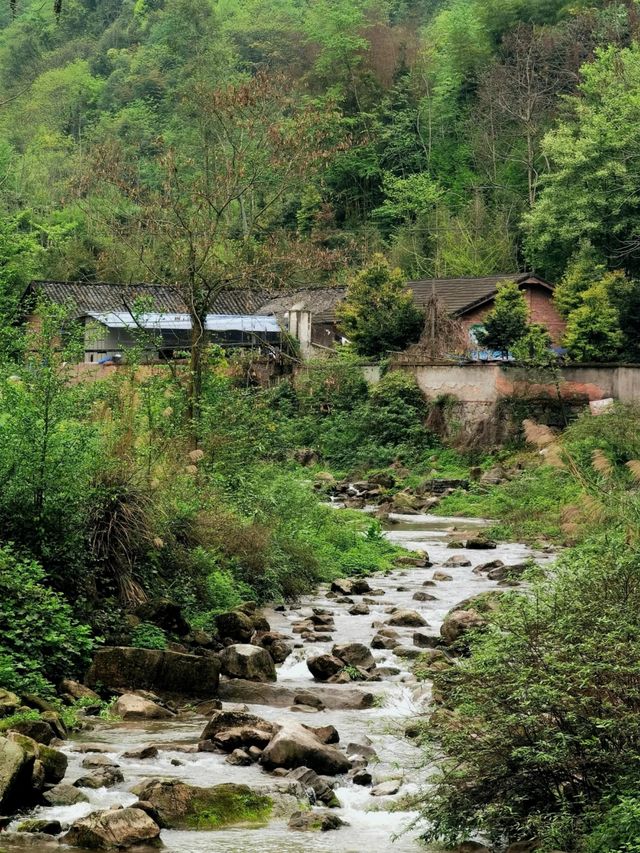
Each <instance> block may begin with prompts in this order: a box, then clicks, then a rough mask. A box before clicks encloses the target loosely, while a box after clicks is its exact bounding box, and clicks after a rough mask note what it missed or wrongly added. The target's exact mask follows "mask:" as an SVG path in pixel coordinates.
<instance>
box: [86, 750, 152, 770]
mask: <svg viewBox="0 0 640 853" xmlns="http://www.w3.org/2000/svg"><path fill="white" fill-rule="evenodd" d="M122 757H123V758H131V759H133V760H134V761H146V760H147V759H148V758H157V757H158V747H157V746H143V747H141V748H140V749H132V750H130V751H129V752H123V754H122ZM86 760H87V759H86V758H85V761H86ZM82 766H83V767H86V766H87V765H86V764H85V763H84V761H83V763H82Z"/></svg>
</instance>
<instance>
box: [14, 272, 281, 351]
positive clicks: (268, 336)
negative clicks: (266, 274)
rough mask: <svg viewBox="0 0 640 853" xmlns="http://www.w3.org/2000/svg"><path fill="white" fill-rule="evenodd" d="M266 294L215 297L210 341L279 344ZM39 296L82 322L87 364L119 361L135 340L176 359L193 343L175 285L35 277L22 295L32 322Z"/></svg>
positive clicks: (241, 292)
mask: <svg viewBox="0 0 640 853" xmlns="http://www.w3.org/2000/svg"><path fill="white" fill-rule="evenodd" d="M266 298H267V296H266V295H265V294H263V293H259V292H257V291H251V290H239V291H227V292H225V293H221V294H219V295H218V296H216V297H215V298H214V299H213V300H212V302H211V305H210V312H209V313H208V314H207V318H206V331H207V334H208V336H209V340H210V341H211V342H212V343H218V344H220V345H221V346H224V347H233V348H236V347H241V348H246V347H253V348H262V349H264V348H266V349H269V348H278V347H279V346H280V344H281V340H282V328H281V326H280V323H279V321H278V319H277V318H276V317H274V316H273V315H272V314H268V313H264V312H262V313H260V314H258V313H257V309H258V307H259V306H260V304H261V303H263V302H264V301H265V299H266ZM39 299H46V300H47V301H49V302H53V303H55V304H58V305H65V306H68V307H69V311H70V314H71V316H72V317H73V318H74V319H76V320H79V321H80V322H81V323H82V324H83V326H84V360H85V362H86V363H89V364H100V363H107V362H113V361H116V362H117V361H118V360H119V359H120V357H121V356H122V353H123V352H125V351H126V349H127V348H130V347H131V346H133V345H134V344H135V343H136V342H137V341H142V346H143V349H146V352H145V359H146V360H147V361H155V360H164V359H167V358H173V357H175V355H177V354H179V353H183V352H185V351H187V350H188V349H189V348H190V345H191V318H190V315H189V311H188V308H187V305H186V304H185V303H184V300H183V299H182V297H181V296H180V294H179V293H178V292H177V290H175V289H174V288H171V287H165V286H162V285H149V284H136V285H120V284H107V283H88V282H82V281H80V282H77V281H69V282H61V281H33V282H31V284H30V285H29V287H28V288H27V290H26V292H25V294H24V296H23V298H22V304H23V308H24V313H25V319H26V322H27V323H28V324H35V323H37V322H38V320H37V315H36V313H35V312H36V306H37V302H38V300H39ZM140 306H142V308H141V307H140Z"/></svg>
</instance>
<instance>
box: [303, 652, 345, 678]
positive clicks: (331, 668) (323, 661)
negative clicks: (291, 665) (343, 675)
mask: <svg viewBox="0 0 640 853" xmlns="http://www.w3.org/2000/svg"><path fill="white" fill-rule="evenodd" d="M307 668H308V670H309V672H310V673H311V675H312V676H313V677H314V678H315V679H316V681H328V680H329V679H330V678H331V677H332V676H334V675H337V674H338V673H339V672H340V670H341V669H343V668H344V662H343V661H341V660H340V659H339V658H337V657H335V656H334V655H316V656H315V657H311V658H307Z"/></svg>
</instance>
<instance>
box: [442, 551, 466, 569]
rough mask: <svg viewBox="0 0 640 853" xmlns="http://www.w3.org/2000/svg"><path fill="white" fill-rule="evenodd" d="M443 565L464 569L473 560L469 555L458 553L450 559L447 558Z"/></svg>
mask: <svg viewBox="0 0 640 853" xmlns="http://www.w3.org/2000/svg"><path fill="white" fill-rule="evenodd" d="M442 565H443V566H445V567H447V568H450V569H463V568H466V567H467V566H470V565H471V560H470V559H469V558H468V557H463V556H461V555H460V554H456V555H454V556H453V557H449V559H448V560H445V562H444V563H443V564H442Z"/></svg>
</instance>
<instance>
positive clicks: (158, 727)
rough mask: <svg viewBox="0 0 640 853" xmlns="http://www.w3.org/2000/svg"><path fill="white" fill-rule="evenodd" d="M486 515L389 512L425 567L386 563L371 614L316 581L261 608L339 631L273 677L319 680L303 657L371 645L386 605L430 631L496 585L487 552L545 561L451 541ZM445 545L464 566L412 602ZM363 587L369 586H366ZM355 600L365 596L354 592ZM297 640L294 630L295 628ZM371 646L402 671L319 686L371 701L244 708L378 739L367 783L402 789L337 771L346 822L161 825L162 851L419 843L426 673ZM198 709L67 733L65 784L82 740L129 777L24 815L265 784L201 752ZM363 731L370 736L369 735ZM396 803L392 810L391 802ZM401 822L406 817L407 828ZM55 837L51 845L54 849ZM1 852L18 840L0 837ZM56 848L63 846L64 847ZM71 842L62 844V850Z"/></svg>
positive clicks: (337, 850) (340, 852) (351, 850)
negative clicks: (145, 756)
mask: <svg viewBox="0 0 640 853" xmlns="http://www.w3.org/2000/svg"><path fill="white" fill-rule="evenodd" d="M484 524H485V522H483V521H479V520H477V519H461V518H442V517H436V516H430V515H418V516H392V517H391V519H390V523H388V524H387V525H386V536H388V538H389V539H390V540H391V541H393V542H396V543H398V544H400V545H403V546H404V547H405V548H407V549H410V550H414V551H421V550H425V551H428V553H429V556H430V559H431V561H432V562H433V564H434V565H433V567H432V568H428V569H427V568H413V567H407V568H402V569H398V570H396V571H394V572H393V573H391V574H389V575H388V576H384V577H383V576H375V577H373V578H370V582H371V584H372V586H376V587H378V588H380V589H383V590H384V591H385V595H384V596H380V597H379V598H376V599H375V602H376V603H375V604H370V605H369V606H370V611H371V612H370V614H369V615H359V616H351V615H349V613H348V612H347V611H348V608H349V606H350V605H348V604H338V603H337V602H336V601H335V600H333V599H331V598H327V597H326V593H327V591H328V588H321V589H320V590H319V591H318V592H317V593H316V594H315V595H313V596H309V597H308V598H306V599H304V600H302V601H301V602H299V603H298V604H296V605H295V606H293V607H291V608H287V609H286V610H285V611H284V612H281V611H275V610H272V609H269V608H266V609H265V610H264V614H265V616H266V617H267V619H268V620H269V622H270V623H271V627H272V630H274V631H282V632H283V633H286V634H291V626H292V623H293V622H295V621H296V620H299V619H300V611H304V609H305V608H309V607H310V606H313V607H324V608H327V609H328V610H330V611H331V612H332V613H333V615H334V619H335V626H336V627H335V631H333V641H332V642H331V643H308V644H307V643H305V644H304V646H303V648H296V649H294V651H293V653H292V654H291V655H290V657H289V658H288V659H287V660H286V661H285V662H284V663H283V664H282V665H280V666H279V667H278V682H277V686H280V687H283V688H296V689H300V690H303V689H304V690H308V689H311V690H312V689H313V688H314V686H315V687H316V688H317V687H318V684H317V682H314V681H313V679H312V677H311V675H310V673H309V670H308V669H307V666H306V662H305V661H306V658H307V657H310V656H312V655H317V654H319V653H321V652H325V651H329V652H330V651H331V647H332V645H333V644H334V643H346V642H361V643H364V644H365V645H367V646H369V645H370V643H371V639H372V637H373V636H374V634H376V633H377V631H376V628H374V627H372V623H376V624H379V623H382V622H385V621H386V620H387V619H388V618H389V617H388V614H387V613H386V612H385V610H386V608H389V607H390V606H396V607H401V608H403V609H410V610H416V611H418V612H419V613H420V614H421V615H422V616H423V617H424V618H425V619H426V621H427V622H428V624H429V627H428V628H423V629H421V630H422V631H425V632H427V633H431V634H436V633H438V632H439V630H440V625H441V623H442V620H443V619H444V616H445V614H446V613H447V611H448V610H450V609H451V607H452V606H453V605H455V604H456V603H457V602H459V601H461V600H462V599H464V598H468V597H469V596H472V595H476V594H478V593H480V592H484V591H486V590H490V589H495V588H496V583H495V582H493V581H490V580H488V579H487V578H486V576H485V575H478V574H474V573H473V568H474V567H475V566H477V565H480V564H482V563H486V562H487V561H489V560H494V559H500V560H502V561H503V562H504V563H506V564H507V565H509V564H514V563H521V562H522V561H523V560H525V559H527V558H529V557H533V558H534V559H535V560H536V561H537V562H540V563H542V562H546V561H548V560H549V559H550V557H549V555H548V554H543V553H540V552H536V551H532V550H531V549H530V548H528V547H526V546H525V545H520V544H512V543H508V544H500V545H498V547H497V548H496V549H495V550H491V551H487V550H467V549H465V550H451V549H448V548H447V541H448V539H449V538H451V531H452V529H453V528H454V527H455V529H456V531H457V532H456V534H455V535H456V537H458V535H459V533H458V531H463V530H464V531H470V532H472V531H474V530H475V531H476V532H477V531H478V530H479V529H480V528H481V527H482V526H483V525H484ZM452 554H457V555H461V554H462V555H464V556H465V557H468V559H469V560H470V561H471V563H472V565H471V566H470V567H468V568H451V569H449V568H447V569H445V571H446V572H448V573H449V574H450V575H451V576H452V578H453V580H451V581H438V582H436V585H435V586H430V587H427V588H426V589H427V590H428V592H429V593H431V594H433V595H435V596H436V600H434V601H424V602H423V601H414V600H413V598H412V597H413V594H414V593H415V592H416V591H418V590H420V591H425V587H424V586H423V583H424V581H427V580H431V579H432V576H433V573H434V571H436V570H438V569H440V568H441V566H442V564H443V563H444V562H445V560H446V559H447V558H448V557H450V556H452ZM365 597H366V596H365ZM353 599H354V601H356V602H359V601H361V600H362V596H353ZM415 630H416V629H414V628H398V629H397V631H398V633H399V634H400V637H401V638H402V645H405V646H411V645H412V635H413V633H414V631H415ZM296 639H298V638H296ZM373 655H374V657H375V658H376V663H377V665H378V666H385V667H394V668H396V669H398V670H399V673H398V674H396V675H392V676H390V677H388V678H387V679H385V680H384V681H381V682H367V683H366V684H363V683H362V682H357V683H351V684H349V685H340V684H335V685H331V684H329V685H323V690H324V691H326V690H336V691H340V690H350V691H353V690H354V689H355V690H362V691H366V692H370V693H373V694H374V695H375V697H376V701H375V703H374V706H373V707H372V708H370V709H368V710H332V709H330V708H327V709H325V710H323V711H315V712H314V713H307V714H304V715H303V714H300V713H293V712H292V711H290V710H289V709H288V707H284V708H283V707H271V706H269V705H263V704H260V705H257V704H249V703H247V704H248V705H249V709H250V711H251V712H253V713H255V714H257V715H259V716H261V717H264V718H266V719H270V720H275V721H281V720H285V719H288V718H295V719H296V721H297V722H304V723H308V724H310V725H318V726H321V725H328V724H332V725H334V726H335V727H336V728H337V729H338V732H339V733H340V741H341V743H342V744H347V743H350V742H357V743H370V744H371V746H372V747H373V748H374V749H375V751H376V753H377V755H378V760H375V759H374V760H373V761H372V762H371V763H370V764H369V767H368V770H369V771H370V772H371V774H372V776H373V784H374V785H375V784H377V783H379V782H383V781H386V780H390V779H394V780H400V781H401V786H400V790H399V792H398V794H396V795H395V796H391V797H385V796H382V797H373V796H372V795H371V793H370V791H371V789H370V788H369V787H362V786H357V785H353V784H352V783H351V782H350V781H348V780H346V778H344V777H338V781H337V784H336V788H335V793H336V794H337V796H338V799H339V800H340V803H341V808H340V809H336V810H335V811H336V814H338V815H339V817H341V818H342V819H343V820H344V821H346V822H347V823H348V824H349V826H346V827H343V828H341V829H339V830H337V831H332V832H326V833H299V832H292V831H291V830H289V829H288V828H287V825H286V823H285V822H284V821H282V822H278V821H273V822H271V823H270V824H269V825H268V826H266V827H260V828H257V829H247V828H246V827H241V828H233V829H223V830H218V831H216V832H194V831H185V832H182V831H170V830H163V832H162V840H163V842H164V845H165V847H164V849H165V850H166V851H167V853H210V851H220V853H250V851H251V853H253V851H254V850H258V851H260V853H301V851H305V853H316V851H317V853H322V851H331V853H362V851H368V853H383V851H384V853H388V851H397V853H409V852H410V851H418V850H422V851H424V850H425V847H424V846H423V845H421V844H419V842H418V840H417V839H418V836H419V834H420V826H419V824H415V821H416V819H417V814H415V813H411V812H410V811H407V810H402V802H403V797H404V796H406V795H411V794H415V792H416V791H417V790H418V789H419V787H422V786H423V784H424V782H425V779H426V777H427V776H428V773H429V768H425V767H424V766H422V754H421V752H420V750H419V749H417V748H416V747H415V746H414V745H413V744H412V742H411V741H410V740H407V739H406V738H404V737H403V727H404V725H405V724H406V722H407V721H408V720H409V719H411V718H412V717H414V716H416V715H418V714H424V713H425V711H427V709H428V706H429V703H430V685H429V682H426V683H417V682H416V681H415V680H413V677H412V675H411V673H410V667H411V663H412V662H411V661H410V660H406V659H404V658H399V657H397V656H395V655H394V653H393V651H387V650H375V651H373ZM223 699H224V704H223V707H227V703H228V702H232V703H243V704H244V703H245V699H244V698H243V697H242V696H241V695H238V696H234V695H233V681H227V682H226V689H225V691H224V693H223ZM205 722H206V719H205V718H204V717H201V716H197V715H195V714H192V715H190V716H189V715H186V716H185V718H184V719H176V720H171V721H169V722H146V721H145V722H140V723H106V722H105V723H102V722H100V721H97V724H96V727H95V728H94V729H93V730H91V731H87V732H83V733H81V734H79V735H76V736H74V737H73V738H72V739H70V740H69V741H68V742H66V743H65V745H64V747H63V750H64V751H65V752H66V754H67V755H68V757H69V768H68V770H67V775H66V777H65V780H64V781H65V782H73V781H74V780H75V779H77V778H78V777H79V776H81V775H84V774H86V770H83V769H82V768H81V762H82V760H83V759H84V758H85V757H86V756H85V754H84V753H83V752H81V751H79V750H80V749H82V744H83V742H84V743H86V742H91V743H98V744H100V745H101V746H102V748H103V749H104V751H105V754H106V755H107V756H108V757H110V758H112V759H113V760H114V761H116V762H117V763H118V764H119V765H120V768H121V770H122V772H123V774H124V778H125V782H124V784H123V785H120V786H117V787H115V788H109V789H106V788H101V789H98V790H89V789H83V791H84V793H86V794H87V796H88V797H89V799H90V801H89V802H88V803H79V804H77V805H74V806H68V807H48V808H44V807H43V808H38V809H36V810H35V811H34V812H33V813H32V815H31V816H33V817H37V818H46V819H57V820H59V821H61V822H62V823H63V824H69V823H71V822H73V821H74V820H76V819H77V818H79V817H82V816H84V815H86V814H87V813H89V812H90V811H94V810H96V809H104V808H109V807H110V806H113V805H116V804H120V805H131V804H133V803H134V802H135V801H136V800H137V797H136V796H135V795H134V794H131V793H129V789H130V788H131V787H133V786H134V785H135V784H136V783H137V782H139V781H141V780H142V779H149V778H162V777H165V778H174V779H175V778H178V779H180V780H182V781H184V782H188V783H191V784H193V785H199V786H203V787H205V786H211V785H215V784H219V783H221V782H238V783H247V784H250V785H256V784H265V783H268V782H269V779H270V776H269V775H268V774H266V773H264V772H263V771H262V770H261V769H260V767H259V766H258V765H251V766H249V767H238V766H232V765H230V764H228V763H227V762H226V761H225V756H224V755H223V754H217V753H211V752H197V751H195V750H196V748H197V742H198V740H199V738H200V734H201V732H202V730H203V729H204V726H205ZM366 738H368V740H366ZM151 743H153V744H156V745H157V746H158V747H159V749H160V752H159V755H158V757H157V758H155V759H149V760H145V761H141V760H130V759H123V758H122V757H121V756H122V753H123V752H125V751H127V750H133V749H135V748H138V747H141V746H146V745H148V744H151ZM390 808H393V809H394V810H393V811H390V810H389V809H390ZM407 827H410V828H409V829H407ZM55 846H57V845H54V847H55ZM1 849H2V851H5V850H7V851H8V850H12V851H13V850H14V849H15V850H17V849H24V848H23V847H22V846H21V847H20V848H10V847H7V846H6V845H2V848H1ZM29 849H31V850H34V851H35V853H44V851H50V850H51V849H52V847H51V846H49V845H46V844H45V845H41V846H36V847H31V846H30V847H29ZM61 849H64V848H61ZM69 849H70V848H69Z"/></svg>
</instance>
